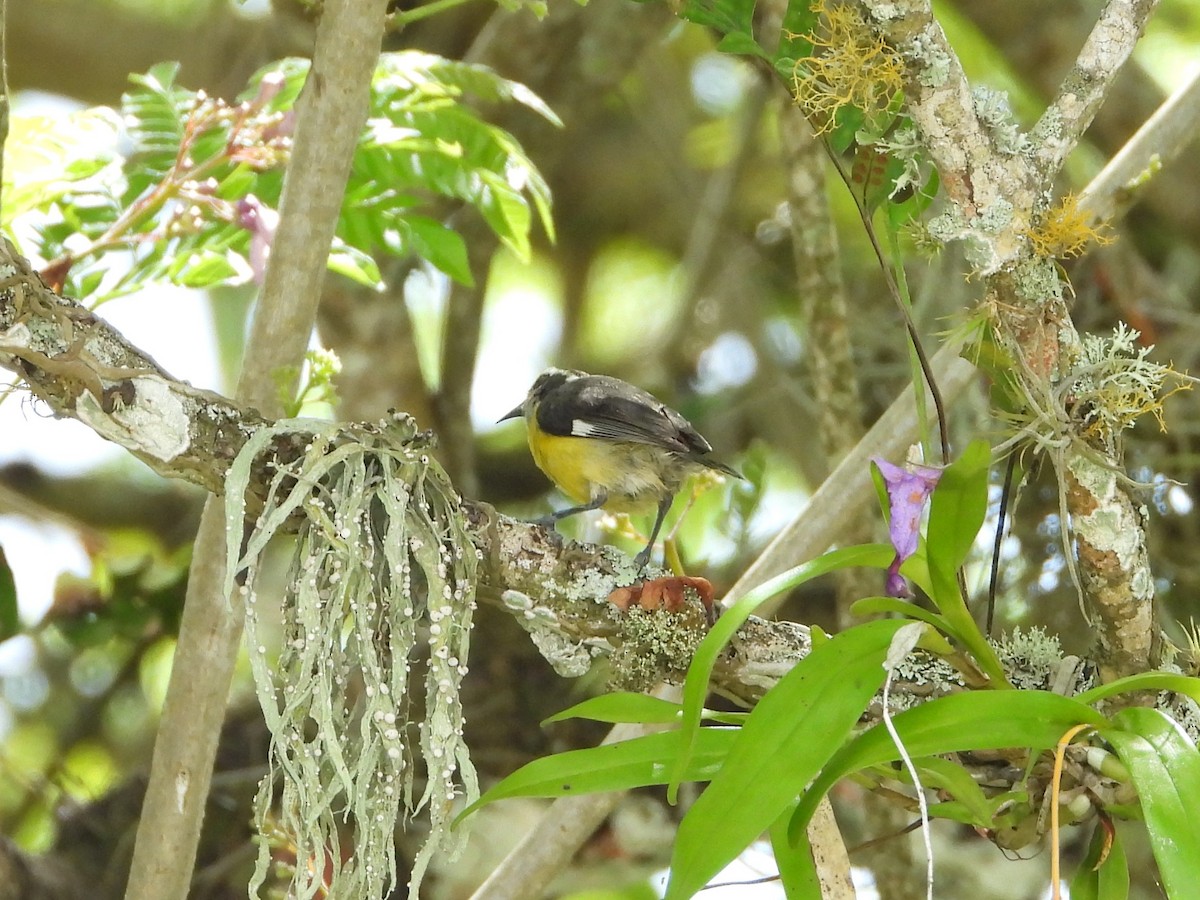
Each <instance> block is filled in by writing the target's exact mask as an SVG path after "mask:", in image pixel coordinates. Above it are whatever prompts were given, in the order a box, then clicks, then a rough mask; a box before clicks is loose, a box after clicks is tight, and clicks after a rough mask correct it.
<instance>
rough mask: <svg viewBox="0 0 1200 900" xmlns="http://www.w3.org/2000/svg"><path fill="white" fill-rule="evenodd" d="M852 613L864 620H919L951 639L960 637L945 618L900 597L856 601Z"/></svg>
mask: <svg viewBox="0 0 1200 900" xmlns="http://www.w3.org/2000/svg"><path fill="white" fill-rule="evenodd" d="M850 613H851V615H855V616H858V617H860V618H864V619H865V618H867V617H868V616H878V615H885V614H892V615H898V616H904V617H905V618H906V619H917V620H918V621H921V622H925V623H927V624H929V625H932V626H933V627H934V628H936V629H937V630H938V631H940V632H942V633H943V634H947V635H949V636H950V637H953V638H957V637H958V634H957V632H956V631H955V630H954V628H953V627H952V626H951V625H950V623H949V622H947V621H946V617H945V616H939V615H938V614H937V613H935V612H930V611H929V610H927V609H922V608H921V607H919V606H917V605H916V604H915V603H909V602H908V601H906V600H901V599H899V598H898V597H864V598H863V599H861V600H856V601H855V602H854V603H853V604H852V605H851V606H850Z"/></svg>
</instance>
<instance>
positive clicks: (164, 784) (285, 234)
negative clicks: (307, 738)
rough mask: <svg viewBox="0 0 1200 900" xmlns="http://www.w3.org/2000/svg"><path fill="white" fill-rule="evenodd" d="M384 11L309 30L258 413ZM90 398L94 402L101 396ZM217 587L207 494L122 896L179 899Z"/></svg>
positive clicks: (212, 716) (315, 289) (329, 19)
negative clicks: (312, 41) (308, 61)
mask: <svg viewBox="0 0 1200 900" xmlns="http://www.w3.org/2000/svg"><path fill="white" fill-rule="evenodd" d="M384 7H385V3H384V2H383V0H355V2H346V3H336V4H330V5H329V6H327V7H326V8H325V10H324V12H323V14H322V16H321V21H320V24H319V26H318V29H317V38H316V45H315V47H314V52H313V63H312V68H311V69H310V71H309V74H308V79H307V81H306V82H305V86H304V90H303V92H302V94H301V96H300V98H299V100H298V102H297V104H296V120H297V125H296V135H295V141H294V146H293V151H292V156H291V161H290V163H289V166H288V172H287V176H286V181H285V183H284V190H283V197H282V200H281V202H280V211H279V212H280V222H279V229H278V231H277V232H276V235H275V240H274V244H273V247H272V252H271V259H270V264H269V266H268V269H267V274H266V279H265V283H264V285H263V291H262V295H261V297H260V299H259V305H258V308H257V310H256V312H255V316H254V322H253V325H252V327H251V333H250V338H249V341H248V342H247V346H246V358H245V361H244V363H243V368H242V376H241V379H240V381H239V383H238V391H237V393H238V396H239V397H240V398H241V399H242V400H244V401H246V402H248V403H249V404H252V405H253V406H255V407H257V408H259V409H262V410H266V411H268V412H272V411H274V410H276V409H277V408H278V406H279V401H278V399H277V398H276V390H277V389H276V386H275V381H274V373H275V372H276V371H277V370H279V369H280V368H281V367H283V366H287V365H297V364H298V363H299V361H300V359H301V358H302V356H303V353H304V350H305V348H306V347H307V345H308V340H309V337H310V335H311V333H312V327H313V320H314V318H315V315H316V309H317V303H318V299H319V297H320V292H321V284H322V281H323V279H324V276H325V271H326V268H327V263H328V257H329V246H330V243H331V241H332V239H333V232H334V228H335V226H336V223H337V217H338V214H339V212H340V211H341V202H342V196H343V194H344V193H345V187H346V178H347V175H348V174H349V171H350V162H351V158H352V156H353V154H354V148H355V146H356V144H357V142H358V136H359V135H360V134H361V132H362V128H363V124H364V123H365V121H366V117H367V110H368V104H369V93H370V80H371V73H372V72H373V71H374V68H375V62H376V60H377V58H378V56H379V49H380V45H381V43H382V39H383V26H384ZM155 368H156V369H157V367H155ZM135 384H136V382H135ZM153 384H154V386H155V387H156V388H161V384H160V383H159V382H157V381H156V382H153ZM90 393H91V394H92V397H93V399H99V398H102V397H103V396H104V395H103V390H101V392H100V393H98V394H97V393H95V392H90ZM134 395H135V396H134V400H135V403H134V406H133V408H134V409H139V408H141V406H142V404H139V403H137V402H136V401H137V400H138V399H139V397H141V395H142V391H141V390H140V389H139V390H135V391H134ZM167 396H168V397H170V396H173V395H171V394H170V393H169V392H167ZM121 399H122V400H124V397H122V398H121ZM100 412H101V413H102V414H103V413H104V409H103V407H102V408H101V410H100ZM172 412H173V413H174V415H175V418H174V420H173V422H172V428H173V430H174V433H176V434H181V433H186V432H188V431H189V430H190V426H191V422H192V420H191V419H189V418H187V417H186V415H184V414H183V411H182V410H181V409H177V408H173V409H172ZM109 418H111V417H109ZM100 420H101V421H104V420H105V417H104V416H103V415H101V416H100ZM154 421H155V419H154V418H150V419H148V420H141V419H139V420H138V421H137V422H135V423H132V425H139V426H140V428H135V427H132V425H131V427H130V428H129V431H130V433H131V434H133V433H135V432H136V431H139V430H141V429H146V430H150V431H152V430H153V427H154V426H153V423H154ZM234 443H237V441H236V440H235V441H234ZM176 446H178V445H176ZM185 446H190V442H188V443H187V444H186V445H185ZM175 449H176V448H175V447H172V448H170V449H169V450H164V449H163V448H159V451H160V452H159V454H158V458H159V459H160V461H162V462H166V461H167V459H168V458H171V456H170V454H171V453H173V452H174V451H175ZM224 581H225V514H224V502H223V499H222V497H221V496H220V495H219V494H217V495H214V496H213V497H210V498H209V501H208V503H207V504H206V505H205V508H204V513H203V515H202V516H201V520H200V529H199V533H198V536H197V540H196V545H195V551H194V556H193V561H192V569H191V572H190V573H189V577H188V590H187V598H186V601H185V604H184V610H183V617H182V619H181V622H180V629H179V641H178V644H177V648H176V654H175V660H174V664H173V666H172V670H171V680H170V683H169V686H168V689H167V698H166V704H165V706H164V708H163V715H162V720H161V722H160V723H159V730H158V736H157V739H156V741H155V747H154V758H153V762H152V765H151V771H150V784H149V787H148V788H147V791H146V801H145V806H144V808H143V813H142V817H141V819H140V821H139V824H138V835H137V843H136V845H135V847H134V856H133V864H132V869H131V872H130V879H129V887H128V891H127V894H126V897H127V898H128V900H171V898H180V900H182V898H185V897H186V896H187V895H188V892H189V886H190V883H191V878H192V869H193V867H194V865H195V858H196V847H197V844H198V842H199V838H200V826H201V822H202V820H203V816H204V808H205V802H206V801H207V798H208V793H209V786H210V783H211V779H212V766H213V760H214V758H215V755H216V749H217V741H218V738H219V735H220V729H221V723H222V721H223V720H224V716H225V704H226V700H227V698H228V695H229V685H230V683H231V681H232V678H233V666H234V661H235V659H236V656H237V649H238V646H239V645H240V642H241V635H242V623H243V620H244V617H245V609H244V607H243V606H242V605H241V604H240V603H232V602H230V599H229V598H228V597H226V596H225V595H224Z"/></svg>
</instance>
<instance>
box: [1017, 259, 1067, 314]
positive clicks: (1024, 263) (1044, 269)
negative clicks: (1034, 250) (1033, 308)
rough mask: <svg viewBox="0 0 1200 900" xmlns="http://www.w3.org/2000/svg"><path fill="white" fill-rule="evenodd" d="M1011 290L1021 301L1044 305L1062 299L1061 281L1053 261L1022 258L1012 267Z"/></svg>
mask: <svg viewBox="0 0 1200 900" xmlns="http://www.w3.org/2000/svg"><path fill="white" fill-rule="evenodd" d="M1012 274H1013V290H1014V292H1015V293H1016V295H1017V296H1018V297H1020V298H1021V299H1022V300H1027V301H1029V302H1030V303H1044V302H1046V301H1049V300H1061V299H1062V279H1061V278H1060V277H1059V274H1058V267H1057V266H1056V265H1055V264H1054V261H1053V260H1050V259H1046V258H1043V257H1022V258H1021V259H1019V260H1018V261H1017V264H1016V265H1015V266H1013V270H1012Z"/></svg>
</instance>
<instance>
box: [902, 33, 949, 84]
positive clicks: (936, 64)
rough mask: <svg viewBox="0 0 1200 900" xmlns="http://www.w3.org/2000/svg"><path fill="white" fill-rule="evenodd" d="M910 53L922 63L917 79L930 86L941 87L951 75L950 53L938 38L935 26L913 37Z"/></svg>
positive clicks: (909, 48) (909, 46)
mask: <svg viewBox="0 0 1200 900" xmlns="http://www.w3.org/2000/svg"><path fill="white" fill-rule="evenodd" d="M908 54H909V55H910V56H911V57H912V58H914V59H915V60H916V61H917V62H918V63H920V65H921V70H920V72H919V73H918V74H917V81H919V82H920V83H921V84H923V85H924V86H925V87H928V88H935V89H936V88H940V87H941V86H942V85H944V84H945V83H946V81H947V79H949V77H950V63H951V60H950V54H948V53H947V52H946V50H945V48H943V47H942V46H941V44H940V42H939V41H938V40H937V37H936V33H935V30H934V26H933V25H932V24H931V25H929V26H927V27H926V29H925V30H924V31H922V32H921V33H920V34H918V35H916V36H915V37H913V39H912V40H911V41H910V42H909V45H908Z"/></svg>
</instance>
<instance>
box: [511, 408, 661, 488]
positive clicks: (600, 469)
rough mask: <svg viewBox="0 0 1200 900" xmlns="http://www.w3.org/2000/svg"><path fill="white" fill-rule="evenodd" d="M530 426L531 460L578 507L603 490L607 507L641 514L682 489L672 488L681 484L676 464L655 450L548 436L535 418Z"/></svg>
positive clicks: (610, 442)
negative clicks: (661, 499) (660, 499)
mask: <svg viewBox="0 0 1200 900" xmlns="http://www.w3.org/2000/svg"><path fill="white" fill-rule="evenodd" d="M527 428H528V433H529V451H530V453H532V454H533V461H534V462H536V463H537V466H538V468H539V469H541V470H542V471H543V472H545V473H546V476H547V477H548V478H549V479H550V480H551V481H553V482H554V483H555V485H557V486H558V489H559V490H560V491H562V492H563V493H564V494H566V495H567V496H568V497H570V498H571V499H572V500H574V501H575V502H576V503H588V502H590V501H591V500H592V499H593V498H594V497H596V496H597V495H598V494H599V493H600V492H601V491H603V492H605V493H607V494H608V497H609V499H608V501H607V502H606V503H605V504H604V508H605V509H609V510H613V511H615V512H638V511H641V510H643V509H646V508H647V507H652V506H653V505H654V504H655V503H657V502H658V500H659V498H660V497H661V496H662V495H663V493H664V491H667V490H670V491H674V490H675V489H677V488H678V483H675V484H673V485H672V484H669V482H670V481H676V482H677V479H678V476H677V475H676V474H675V472H674V471H673V470H674V469H675V468H677V466H676V465H675V464H674V461H673V460H670V459H669V457H668V454H666V453H665V452H663V451H661V450H658V449H657V448H655V447H649V446H646V445H641V444H632V443H626V442H623V441H610V440H601V439H597V438H587V437H563V436H560V435H554V434H547V433H546V432H544V431H542V430H541V429H540V428H538V426H537V421H536V418H535V417H533V416H531V417H530V418H529V421H528V423H527Z"/></svg>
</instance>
